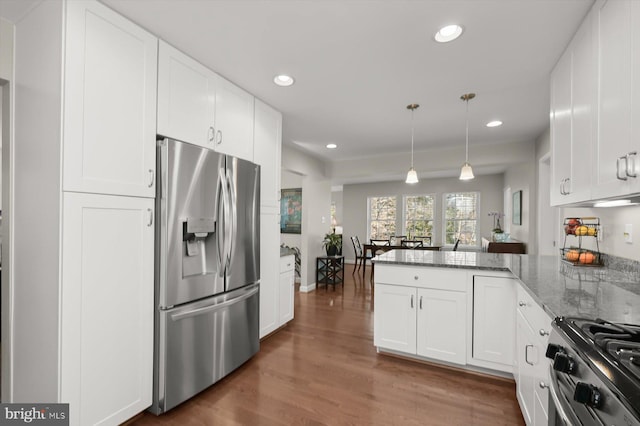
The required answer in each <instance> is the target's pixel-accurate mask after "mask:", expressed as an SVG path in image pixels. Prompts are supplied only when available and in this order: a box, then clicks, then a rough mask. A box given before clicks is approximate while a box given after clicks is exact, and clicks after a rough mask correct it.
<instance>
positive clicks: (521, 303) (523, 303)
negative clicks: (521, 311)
mask: <svg viewBox="0 0 640 426" xmlns="http://www.w3.org/2000/svg"><path fill="white" fill-rule="evenodd" d="M518 306H520V307H522V306H527V302H523V301H522V300H521V301H519V302H518Z"/></svg>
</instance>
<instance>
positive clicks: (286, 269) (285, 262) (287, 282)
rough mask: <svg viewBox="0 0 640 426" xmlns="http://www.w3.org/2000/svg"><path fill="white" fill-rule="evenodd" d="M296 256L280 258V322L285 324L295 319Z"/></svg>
mask: <svg viewBox="0 0 640 426" xmlns="http://www.w3.org/2000/svg"><path fill="white" fill-rule="evenodd" d="M295 266H296V259H295V256H293V255H289V256H282V257H281V258H280V285H279V288H278V299H279V303H278V322H279V323H280V324H285V323H287V322H289V321H291V320H292V319H293V294H294V289H295V288H294V287H295V278H296V277H295V274H296V271H295Z"/></svg>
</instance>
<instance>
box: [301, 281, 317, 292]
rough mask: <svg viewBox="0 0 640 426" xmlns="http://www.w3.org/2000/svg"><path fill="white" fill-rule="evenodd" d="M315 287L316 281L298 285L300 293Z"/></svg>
mask: <svg viewBox="0 0 640 426" xmlns="http://www.w3.org/2000/svg"><path fill="white" fill-rule="evenodd" d="M315 289H316V283H311V284H309V285H300V293H309V292H312V291H314V290H315Z"/></svg>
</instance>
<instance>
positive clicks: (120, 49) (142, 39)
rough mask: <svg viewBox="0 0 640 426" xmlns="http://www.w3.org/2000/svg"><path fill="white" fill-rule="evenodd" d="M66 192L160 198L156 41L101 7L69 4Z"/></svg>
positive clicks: (65, 113) (85, 3)
mask: <svg viewBox="0 0 640 426" xmlns="http://www.w3.org/2000/svg"><path fill="white" fill-rule="evenodd" d="M65 40H66V49H65V52H66V56H65V68H64V70H65V77H64V144H63V146H64V153H63V158H64V174H63V186H64V190H65V191H78V192H94V193H102V194H119V195H129V196H140V197H154V196H155V187H154V185H155V138H156V135H155V133H156V132H155V129H156V90H157V52H158V40H157V38H155V37H154V36H153V35H151V34H149V33H148V32H146V31H144V30H143V29H142V28H140V27H138V26H136V25H135V24H133V23H132V22H130V21H128V20H127V19H125V18H123V17H122V16H120V15H118V14H117V13H115V12H113V11H112V10H111V9H109V8H107V7H105V6H103V5H102V4H100V3H98V2H92V1H70V2H67V20H66V37H65Z"/></svg>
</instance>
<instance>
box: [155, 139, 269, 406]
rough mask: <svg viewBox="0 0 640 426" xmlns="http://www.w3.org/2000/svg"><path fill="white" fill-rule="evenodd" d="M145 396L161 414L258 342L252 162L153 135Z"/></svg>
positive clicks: (256, 170) (256, 175)
mask: <svg viewBox="0 0 640 426" xmlns="http://www.w3.org/2000/svg"><path fill="white" fill-rule="evenodd" d="M157 167H158V170H159V173H158V176H159V182H158V185H157V194H156V253H155V261H156V263H155V264H156V271H155V285H156V296H155V302H156V307H157V309H156V313H155V351H154V395H153V405H152V406H151V408H150V411H151V412H153V413H155V414H160V413H163V412H165V411H168V410H170V409H171V408H173V407H175V406H176V405H178V404H180V403H181V402H183V401H185V400H187V399H189V398H190V397H192V396H193V395H195V394H197V393H198V392H200V391H202V390H204V389H206V388H207V387H209V386H210V385H211V384H213V383H215V382H217V381H218V380H220V379H221V378H222V377H224V376H226V375H227V374H229V373H230V372H231V371H233V370H234V369H236V368H237V367H239V366H240V365H241V364H243V363H244V362H245V361H247V360H248V359H249V358H251V356H253V355H254V354H255V353H256V352H257V351H258V350H259V348H260V343H259V336H258V333H259V305H260V304H259V280H260V251H259V249H260V219H259V218H260V215H259V206H260V195H259V194H260V166H257V165H255V164H253V163H251V162H249V161H245V160H240V159H238V158H234V157H231V156H228V155H223V154H219V153H217V152H215V151H212V150H209V149H206V148H202V147H199V146H195V145H191V144H188V143H183V142H179V141H175V140H172V139H163V140H160V141H158V147H157Z"/></svg>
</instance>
